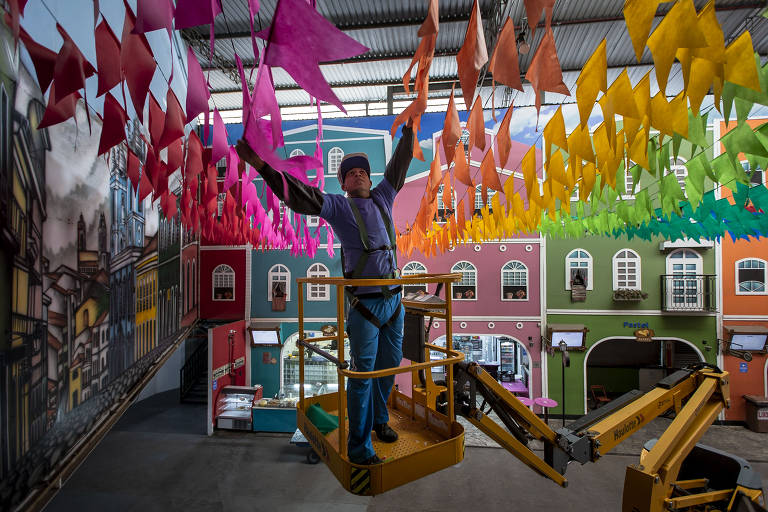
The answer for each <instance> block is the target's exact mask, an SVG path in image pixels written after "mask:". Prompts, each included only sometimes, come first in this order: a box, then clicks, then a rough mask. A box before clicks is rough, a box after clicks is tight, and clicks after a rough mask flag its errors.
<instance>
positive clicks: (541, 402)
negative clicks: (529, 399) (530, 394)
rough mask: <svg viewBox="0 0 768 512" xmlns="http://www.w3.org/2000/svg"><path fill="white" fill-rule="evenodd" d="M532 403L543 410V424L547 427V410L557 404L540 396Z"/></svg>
mask: <svg viewBox="0 0 768 512" xmlns="http://www.w3.org/2000/svg"><path fill="white" fill-rule="evenodd" d="M533 403H534V404H536V405H538V406H540V407H541V408H542V409H544V422H545V423H546V424H547V425H549V409H550V408H551V407H557V402H556V401H555V400H552V399H551V398H547V397H545V396H541V397H539V398H534V399H533Z"/></svg>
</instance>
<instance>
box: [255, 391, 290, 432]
mask: <svg viewBox="0 0 768 512" xmlns="http://www.w3.org/2000/svg"><path fill="white" fill-rule="evenodd" d="M296 402H297V399H295V398H293V399H292V398H283V399H261V400H257V401H255V402H254V404H253V410H252V417H253V431H254V432H295V431H296Z"/></svg>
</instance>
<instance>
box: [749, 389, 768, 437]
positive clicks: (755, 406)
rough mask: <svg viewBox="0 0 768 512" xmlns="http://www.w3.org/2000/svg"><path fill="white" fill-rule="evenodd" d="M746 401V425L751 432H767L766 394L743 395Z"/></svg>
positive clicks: (767, 410)
mask: <svg viewBox="0 0 768 512" xmlns="http://www.w3.org/2000/svg"><path fill="white" fill-rule="evenodd" d="M744 400H746V402H747V427H748V428H749V430H752V431H753V432H768V396H757V395H744Z"/></svg>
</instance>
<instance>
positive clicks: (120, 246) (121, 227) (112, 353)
mask: <svg viewBox="0 0 768 512" xmlns="http://www.w3.org/2000/svg"><path fill="white" fill-rule="evenodd" d="M127 128H128V129H127V143H123V144H119V145H117V146H115V147H114V148H113V149H112V150H111V151H110V168H109V172H110V179H109V189H110V190H109V201H110V209H111V212H112V222H111V234H112V236H111V240H112V243H111V245H110V258H111V261H110V277H109V287H110V293H111V297H112V299H111V301H110V311H109V339H110V343H109V348H108V353H107V365H108V367H109V374H110V376H111V378H115V377H116V376H118V375H120V374H121V373H122V372H123V371H124V370H125V369H126V368H129V367H130V366H131V365H132V364H133V363H134V361H135V359H134V352H135V347H134V345H135V339H136V338H135V336H136V333H135V325H136V310H135V301H134V297H135V293H136V290H135V283H136V275H135V268H134V266H135V264H136V262H137V261H138V260H139V259H140V258H141V254H142V251H143V250H144V224H145V218H144V203H143V202H142V201H139V200H138V193H137V192H136V190H134V189H133V187H132V185H131V183H130V180H129V179H128V176H127V175H126V163H127V148H128V147H129V146H130V148H131V150H132V151H133V152H134V153H135V154H136V155H137V156H139V158H140V159H142V160H143V157H144V154H145V149H144V143H143V141H142V140H141V138H140V136H139V130H140V128H139V125H138V124H137V123H136V122H130V123H128V126H127Z"/></svg>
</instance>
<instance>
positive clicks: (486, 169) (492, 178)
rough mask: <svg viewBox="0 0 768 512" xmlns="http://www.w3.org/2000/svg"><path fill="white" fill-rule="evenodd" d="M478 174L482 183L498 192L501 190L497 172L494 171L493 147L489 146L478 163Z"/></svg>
mask: <svg viewBox="0 0 768 512" xmlns="http://www.w3.org/2000/svg"><path fill="white" fill-rule="evenodd" d="M480 176H481V177H482V180H483V185H484V186H486V187H488V188H492V189H493V190H496V191H498V192H503V191H504V189H503V188H502V187H501V181H499V173H497V172H496V161H495V160H494V158H493V148H489V149H488V152H487V153H486V154H485V157H484V158H483V162H482V163H481V164H480Z"/></svg>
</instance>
